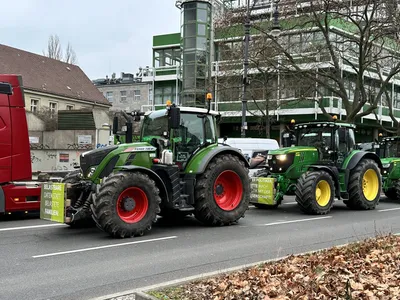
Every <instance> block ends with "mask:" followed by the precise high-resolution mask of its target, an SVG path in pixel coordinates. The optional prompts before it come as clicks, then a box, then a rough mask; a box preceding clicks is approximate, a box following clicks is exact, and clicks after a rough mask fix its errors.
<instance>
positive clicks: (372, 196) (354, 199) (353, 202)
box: [343, 159, 382, 210]
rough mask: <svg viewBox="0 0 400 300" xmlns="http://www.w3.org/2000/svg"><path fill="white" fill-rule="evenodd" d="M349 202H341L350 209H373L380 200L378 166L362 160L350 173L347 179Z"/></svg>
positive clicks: (380, 183) (380, 182)
mask: <svg viewBox="0 0 400 300" xmlns="http://www.w3.org/2000/svg"><path fill="white" fill-rule="evenodd" d="M348 191H349V200H345V201H343V202H344V203H345V204H346V205H347V207H349V208H351V209H359V210H370V209H375V207H376V205H378V203H379V200H380V195H381V191H382V178H381V173H380V171H379V167H378V164H377V163H376V162H375V161H373V160H371V159H363V160H361V161H360V162H359V163H358V165H357V166H356V167H355V168H354V169H353V170H352V171H351V173H350V178H349V186H348Z"/></svg>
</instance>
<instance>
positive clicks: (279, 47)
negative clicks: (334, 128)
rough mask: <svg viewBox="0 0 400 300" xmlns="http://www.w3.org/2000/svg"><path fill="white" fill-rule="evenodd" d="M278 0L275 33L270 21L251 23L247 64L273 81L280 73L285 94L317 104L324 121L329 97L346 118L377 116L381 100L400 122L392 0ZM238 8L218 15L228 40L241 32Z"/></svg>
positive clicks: (399, 59) (399, 50)
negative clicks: (295, 0)
mask: <svg viewBox="0 0 400 300" xmlns="http://www.w3.org/2000/svg"><path fill="white" fill-rule="evenodd" d="M281 2H282V4H281V6H280V9H279V11H280V14H281V18H280V23H281V25H282V33H281V35H280V36H279V37H276V36H273V35H271V33H270V29H269V28H270V26H271V22H270V20H269V19H264V20H261V19H260V18H258V20H257V21H256V22H253V23H252V28H253V36H252V39H253V40H256V41H257V44H256V45H257V47H255V49H253V50H252V51H253V52H252V51H250V62H251V64H252V67H253V68H255V69H257V70H258V74H260V75H261V77H263V80H264V82H265V83H267V82H271V73H274V72H275V73H276V72H280V74H284V75H282V76H281V78H282V80H281V82H280V83H279V86H280V91H284V92H285V93H289V94H290V95H289V98H290V97H293V98H294V99H295V100H293V101H312V102H315V103H316V105H317V107H318V108H319V109H320V110H321V112H322V113H323V114H324V115H325V116H326V118H328V119H329V120H332V114H331V113H330V112H329V108H330V107H331V105H332V101H331V100H329V99H328V98H330V99H333V98H334V99H336V100H334V102H335V103H336V104H334V106H335V107H336V108H342V109H344V111H345V112H344V114H343V120H345V121H347V122H351V123H354V122H356V121H357V120H359V119H360V118H362V117H365V116H369V115H374V114H377V111H378V109H379V107H380V106H381V105H385V106H387V107H389V111H390V114H391V116H392V120H393V122H394V123H395V124H399V123H398V122H397V120H395V119H396V118H395V117H394V113H393V105H392V104H393V101H392V100H393V99H392V97H393V95H391V93H390V86H391V81H392V79H393V78H394V77H395V76H397V75H398V74H399V73H400V47H399V41H398V40H397V38H396V36H397V35H398V32H400V31H399V30H398V29H399V28H400V27H399V26H397V25H396V24H398V23H399V22H398V19H399V15H398V13H396V12H397V10H395V9H393V3H391V2H393V1H392V0H352V1H348V0H314V1H309V2H307V3H308V4H309V6H307V5H305V6H304V8H303V9H299V8H298V7H296V6H293V5H292V2H291V1H281ZM289 2H290V3H289ZM390 5H391V6H390ZM390 7H392V8H390ZM243 14H244V13H243V11H239V12H238V13H236V14H233V13H229V15H228V14H227V15H226V16H227V19H225V20H219V22H218V26H219V27H220V28H222V29H220V32H221V31H222V34H221V35H222V36H224V35H225V36H226V37H227V39H226V40H229V38H230V37H233V36H238V37H240V36H241V35H243ZM267 18H268V16H267ZM242 53H243V52H239V54H241V55H242ZM235 59H239V61H240V60H241V58H240V57H236V58H235ZM277 62H279V63H277ZM232 64H233V62H232ZM249 68H251V66H249ZM274 68H275V70H274ZM219 81H222V80H220V79H219ZM253 82H254V80H253ZM266 86H270V85H269V84H266ZM250 89H251V88H250ZM269 90H271V88H270V89H269ZM279 97H282V98H287V95H283V96H282V95H281V96H279ZM388 102H390V103H388ZM267 103H269V104H271V101H267ZM281 105H282V104H279V103H277V105H276V106H277V107H282V106H281Z"/></svg>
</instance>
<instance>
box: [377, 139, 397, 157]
mask: <svg viewBox="0 0 400 300" xmlns="http://www.w3.org/2000/svg"><path fill="white" fill-rule="evenodd" d="M379 150H380V151H379V156H380V157H381V158H392V157H400V136H393V137H386V138H383V139H382V142H381V143H380V147H379Z"/></svg>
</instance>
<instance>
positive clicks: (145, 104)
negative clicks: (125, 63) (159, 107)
mask: <svg viewBox="0 0 400 300" xmlns="http://www.w3.org/2000/svg"><path fill="white" fill-rule="evenodd" d="M141 79H142V78H140V77H137V78H135V77H134V75H133V74H129V73H121V77H120V78H116V77H115V73H114V74H113V75H112V76H111V78H108V77H106V78H102V79H97V80H94V81H93V82H94V84H95V85H96V87H97V88H98V89H99V91H100V92H101V93H103V95H104V97H105V98H106V99H107V100H108V101H109V102H110V103H111V104H112V107H111V110H113V111H121V110H124V111H133V110H140V111H146V110H149V109H150V108H152V103H153V101H152V100H153V99H152V98H153V96H152V95H153V93H152V91H153V85H152V83H151V82H142V81H141Z"/></svg>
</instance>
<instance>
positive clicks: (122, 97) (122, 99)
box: [121, 91, 126, 103]
mask: <svg viewBox="0 0 400 300" xmlns="http://www.w3.org/2000/svg"><path fill="white" fill-rule="evenodd" d="M121 103H126V91H121Z"/></svg>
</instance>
